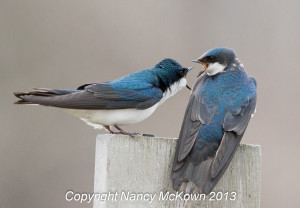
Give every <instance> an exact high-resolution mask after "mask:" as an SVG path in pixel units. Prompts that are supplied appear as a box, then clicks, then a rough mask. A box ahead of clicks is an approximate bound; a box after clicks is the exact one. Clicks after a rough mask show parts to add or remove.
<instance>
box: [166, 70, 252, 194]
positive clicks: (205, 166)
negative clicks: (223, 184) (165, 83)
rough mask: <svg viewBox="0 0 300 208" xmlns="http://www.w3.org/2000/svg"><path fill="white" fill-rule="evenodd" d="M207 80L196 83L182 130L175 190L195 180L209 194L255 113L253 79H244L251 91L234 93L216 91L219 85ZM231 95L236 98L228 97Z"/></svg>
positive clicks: (174, 165) (177, 154) (177, 156)
mask: <svg viewBox="0 0 300 208" xmlns="http://www.w3.org/2000/svg"><path fill="white" fill-rule="evenodd" d="M230 76H232V75H230ZM205 81H206V80H205V78H204V77H202V78H200V79H199V80H198V82H197V83H196V84H195V87H194V89H193V93H192V95H191V97H190V101H189V104H188V106H187V109H186V113H185V117H184V121H183V124H182V127H181V131H180V135H179V140H178V143H177V149H176V154H175V160H174V164H173V172H172V179H173V187H174V189H175V190H178V188H179V186H180V185H181V183H182V182H184V181H193V182H194V183H195V184H196V185H197V186H199V187H200V189H201V190H202V191H203V193H205V194H208V193H209V192H210V191H211V190H212V189H213V188H214V186H215V185H216V184H217V182H218V181H219V180H220V178H221V177H222V175H223V173H224V171H225V170H226V168H227V167H228V165H229V163H230V161H231V159H232V157H233V155H234V153H235V150H236V148H237V146H238V144H239V143H240V140H241V138H242V137H243V134H244V132H245V130H246V127H247V125H248V123H249V121H250V118H251V115H252V114H253V113H254V110H255V105H256V82H255V80H254V79H253V78H248V77H247V82H245V80H241V83H242V84H241V85H240V86H241V89H242V88H243V86H245V88H249V89H250V88H251V90H250V91H251V92H250V91H247V92H246V93H240V92H239V90H234V91H233V92H230V90H229V89H231V88H230V87H229V86H226V85H225V86H224V89H221V88H220V89H218V90H214V89H212V88H214V87H216V83H214V84H213V85H209V84H208V83H207V82H206V83H205ZM248 81H249V82H248ZM244 82H245V83H244ZM228 83H231V82H230V81H229V82H228ZM234 84H235V85H236V84H237V83H234ZM223 85H224V83H223ZM217 87H218V86H217ZM238 89H239V88H238ZM209 90H211V91H209ZM228 92H229V93H231V94H233V95H234V97H230V96H227V95H224V93H225V94H226V93H228ZM207 93H208V94H207ZM222 94H223V95H222ZM208 95H209V97H208ZM222 96H223V97H222ZM219 97H221V98H220V99H219ZM227 97H228V98H229V100H226V98H227ZM208 98H209V99H208ZM222 101H225V103H228V106H225V105H224V104H223V103H222ZM231 101H232V102H231ZM226 109H227V110H226Z"/></svg>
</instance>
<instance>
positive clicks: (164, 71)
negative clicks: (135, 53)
mask: <svg viewBox="0 0 300 208" xmlns="http://www.w3.org/2000/svg"><path fill="white" fill-rule="evenodd" d="M191 69H192V67H189V68H185V67H183V66H181V64H179V63H178V62H177V61H175V60H174V59H170V58H167V59H164V60H162V61H160V62H159V63H157V64H155V66H154V67H153V68H152V71H153V72H154V73H155V74H156V75H157V77H158V79H159V82H160V85H161V86H162V88H164V90H165V89H166V88H169V87H170V86H171V85H173V84H174V83H175V82H178V81H180V80H181V79H183V78H184V79H185V77H186V75H187V73H188V72H189V71H190V70H191Z"/></svg>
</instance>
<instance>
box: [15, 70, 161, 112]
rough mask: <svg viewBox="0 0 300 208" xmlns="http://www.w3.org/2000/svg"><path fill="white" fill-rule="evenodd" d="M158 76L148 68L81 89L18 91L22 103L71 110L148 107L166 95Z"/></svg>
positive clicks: (84, 86) (87, 85)
mask: <svg viewBox="0 0 300 208" xmlns="http://www.w3.org/2000/svg"><path fill="white" fill-rule="evenodd" d="M157 82H158V80H157V78H156V77H155V76H154V75H153V73H151V71H148V70H144V71H139V72H137V73H134V74H130V75H127V76H124V77H122V78H120V79H117V80H114V81H112V82H106V83H93V84H85V85H82V86H80V87H78V88H77V90H56V89H36V90H35V91H33V92H29V93H17V94H16V96H17V97H19V98H21V101H19V103H35V104H40V105H45V106H54V107H60V108H70V109H91V110H96V109H128V108H134V109H147V108H149V107H151V106H153V105H154V104H156V103H157V102H159V101H160V99H161V98H162V96H163V92H162V91H161V90H160V88H158V87H157Z"/></svg>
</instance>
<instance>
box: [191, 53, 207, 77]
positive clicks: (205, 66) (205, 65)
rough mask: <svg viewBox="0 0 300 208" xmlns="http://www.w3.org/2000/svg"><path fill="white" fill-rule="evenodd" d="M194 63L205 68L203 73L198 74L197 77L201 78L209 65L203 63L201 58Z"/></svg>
mask: <svg viewBox="0 0 300 208" xmlns="http://www.w3.org/2000/svg"><path fill="white" fill-rule="evenodd" d="M192 62H195V63H198V64H201V65H202V66H203V68H204V69H203V70H202V71H200V72H199V74H198V76H197V77H200V76H201V75H202V74H203V73H204V72H205V71H206V69H207V67H208V63H206V62H202V61H201V57H200V58H199V59H197V60H192Z"/></svg>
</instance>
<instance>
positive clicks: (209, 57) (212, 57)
mask: <svg viewBox="0 0 300 208" xmlns="http://www.w3.org/2000/svg"><path fill="white" fill-rule="evenodd" d="M214 59H215V57H214V56H207V60H208V61H213V60H214Z"/></svg>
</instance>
